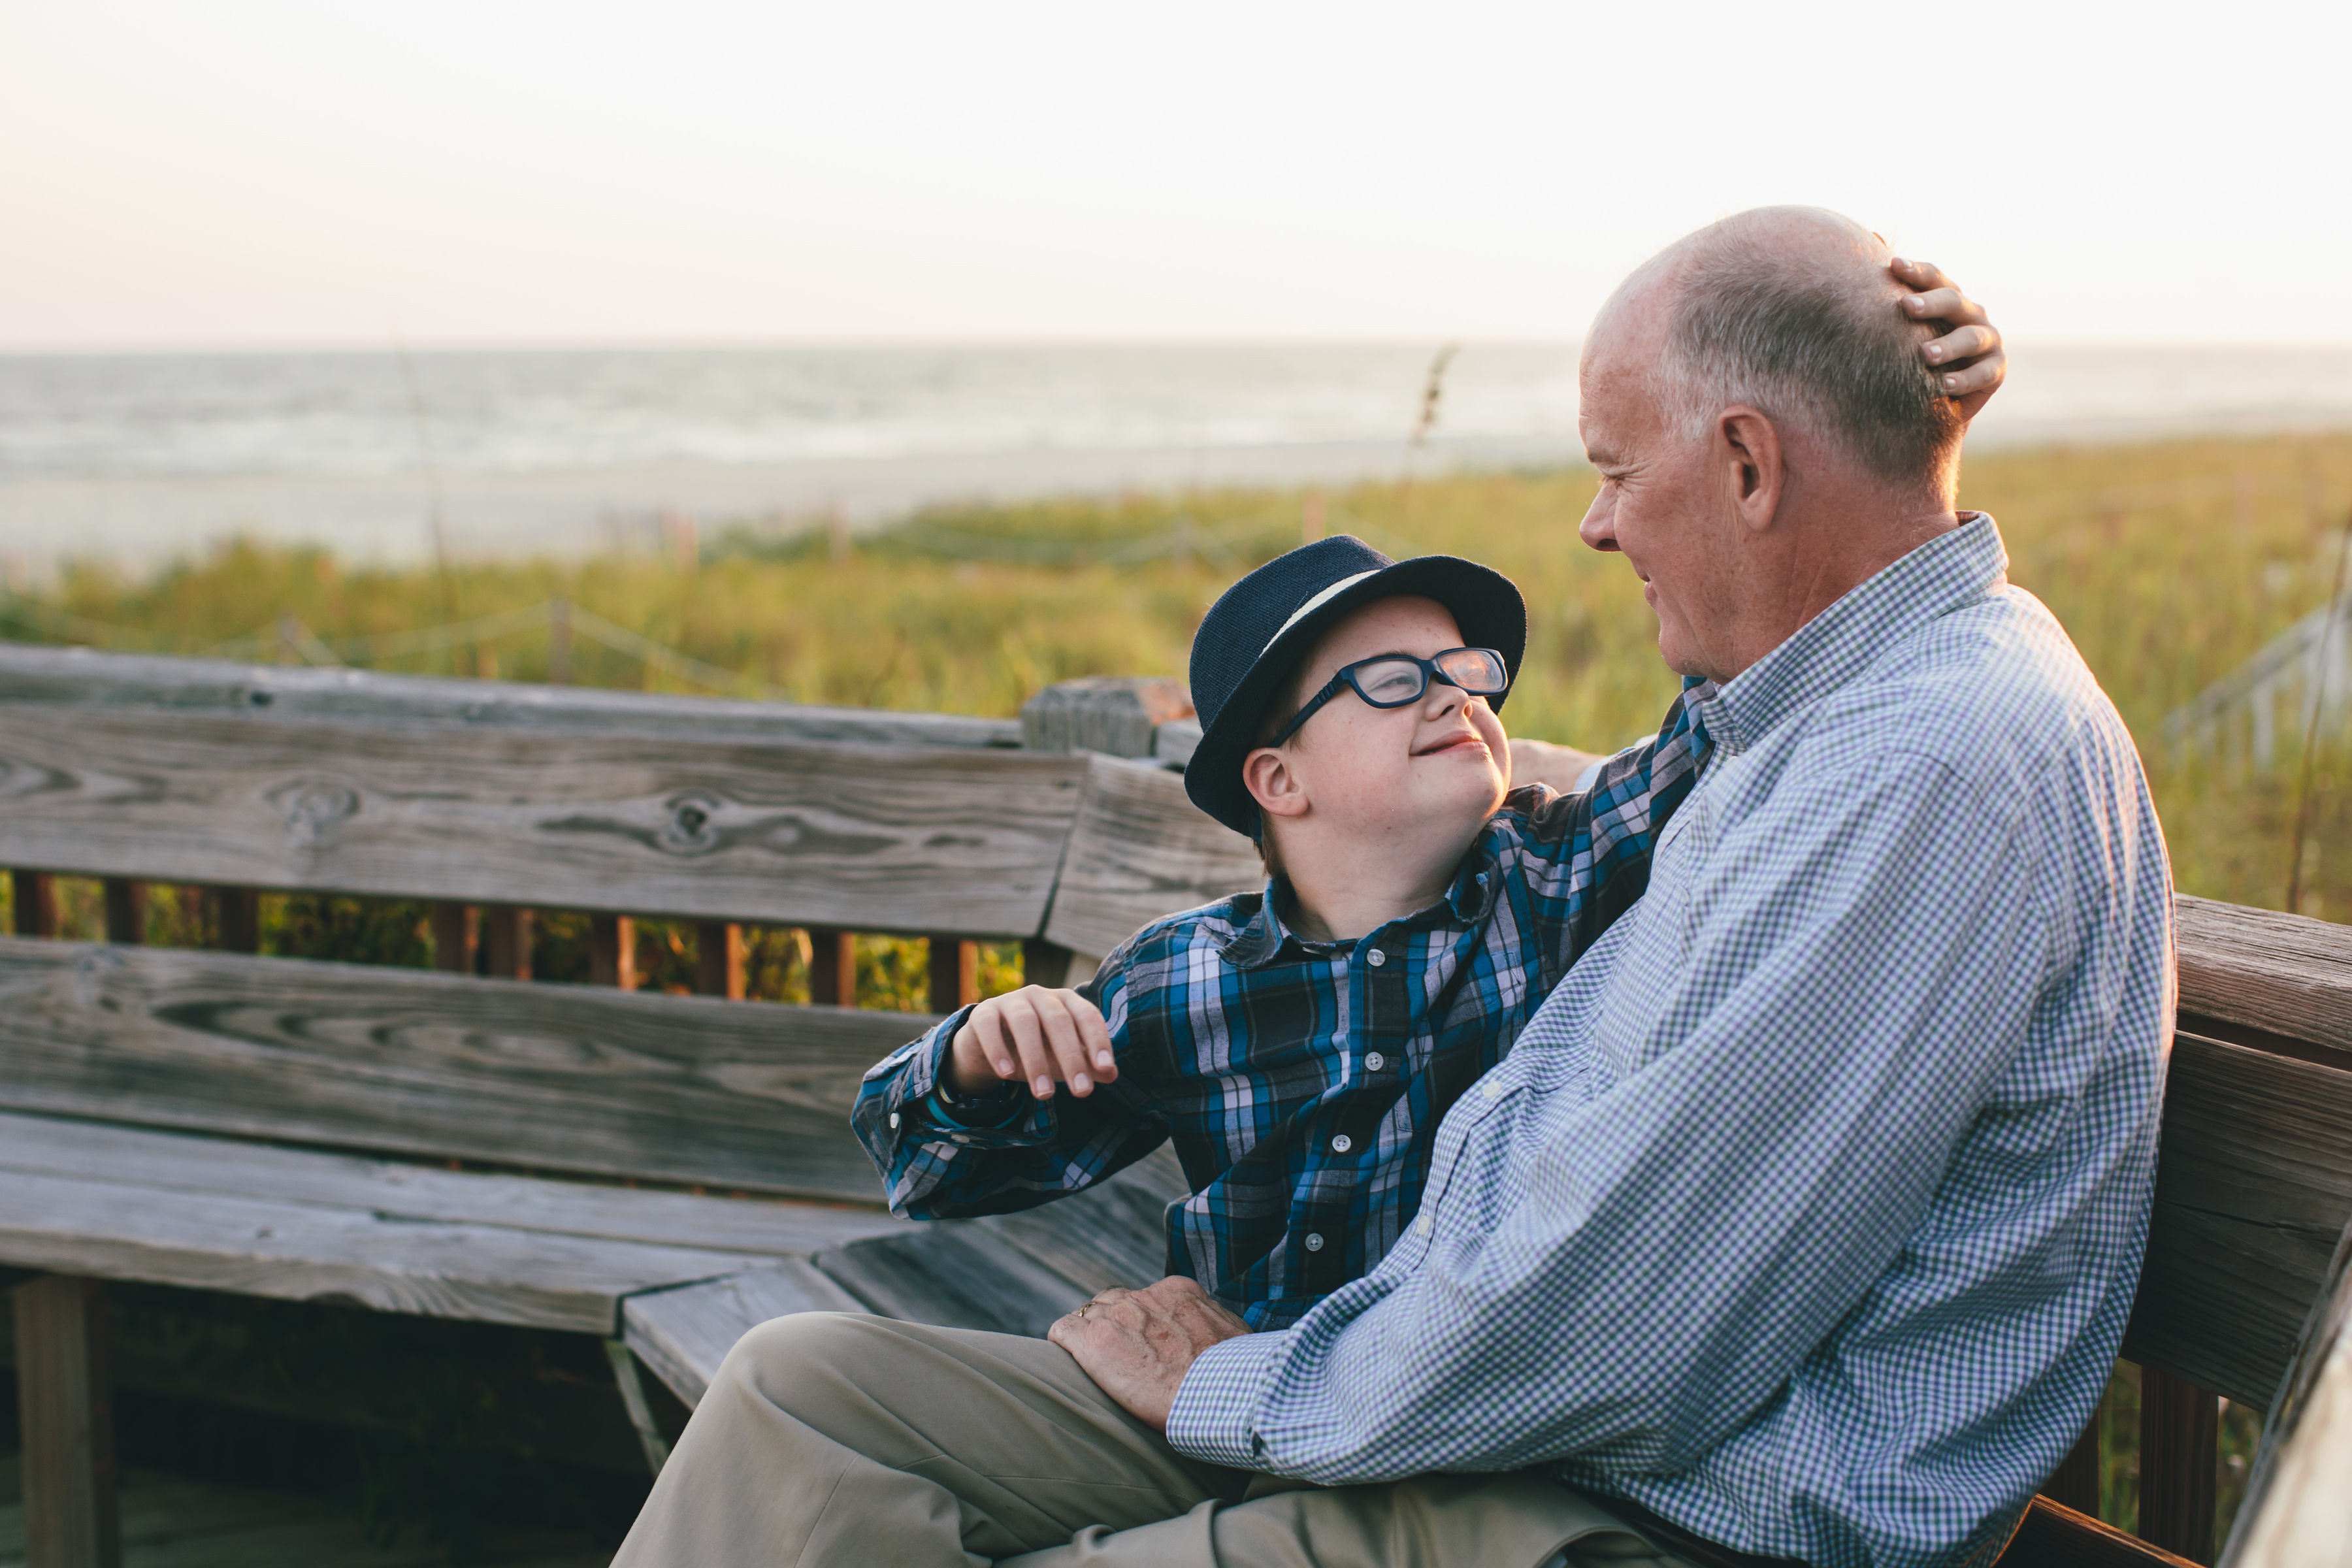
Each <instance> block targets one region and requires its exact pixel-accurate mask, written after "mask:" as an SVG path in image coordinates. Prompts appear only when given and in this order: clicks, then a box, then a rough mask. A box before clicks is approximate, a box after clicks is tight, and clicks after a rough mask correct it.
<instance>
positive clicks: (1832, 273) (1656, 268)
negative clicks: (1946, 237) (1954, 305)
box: [1591, 207, 1966, 495]
mask: <svg viewBox="0 0 2352 1568" xmlns="http://www.w3.org/2000/svg"><path fill="white" fill-rule="evenodd" d="M1888 259H1889V258H1888V253H1887V249H1886V246H1885V242H1884V241H1883V240H1881V239H1880V238H1879V237H1877V236H1876V235H1874V234H1872V233H1871V232H1870V231H1869V230H1867V229H1865V228H1864V227H1863V226H1861V225H1859V224H1857V223H1855V222H1853V220H1852V219H1851V218H1846V217H1842V216H1839V215H1838V214H1836V213H1833V212H1829V211H1826V210H1824V209H1822V208H1820V207H1759V208H1756V209H1754V210H1752V211H1748V212H1744V213H1738V214H1735V215H1734V216H1730V217H1727V218H1725V219H1723V220H1722V221H1721V222H1719V223H1715V224H1710V225H1709V226H1706V228H1703V229H1700V230H1699V231H1698V232H1697V233H1696V234H1692V235H1688V236H1685V237H1684V238H1682V239H1680V240H1678V241H1676V242H1675V244H1674V245H1672V246H1669V247H1667V248H1666V249H1665V250H1664V251H1662V252H1660V253H1659V254H1658V255H1657V256H1655V257H1654V258H1651V260H1650V261H1648V262H1647V263H1645V264H1644V265H1643V267H1642V268H1639V269H1638V270H1637V271H1635V272H1634V273H1633V276H1632V277H1630V278H1628V279H1626V280H1625V281H1624V283H1623V284H1622V285H1620V286H1619V288H1618V289H1617V292H1616V293H1615V294H1614V295H1612V297H1611V299H1610V301H1609V303H1608V304H1607V305H1605V306H1603V307H1602V309H1601V316H1600V318H1599V319H1598V320H1597V321H1595V322H1594V328H1593V333H1592V340H1591V341H1592V342H1593V343H1594V345H1595V347H1597V348H1598V347H1605V344H1604V343H1603V340H1604V339H1610V338H1622V337H1627V336H1630V337H1631V338H1633V339H1635V340H1639V343H1640V346H1638V347H1637V346H1636V343H1635V342H1623V343H1622V347H1624V348H1626V349H1628V350H1632V351H1633V352H1634V353H1639V354H1640V355H1641V358H1642V361H1643V363H1644V365H1645V368H1646V373H1647V378H1648V381H1649V385H1650V390H1651V392H1652V394H1653V395H1654V397H1655V398H1656V400H1657V402H1658V405H1659V411H1660V412H1661V414H1663V415H1664V416H1666V417H1667V418H1668V419H1670V420H1671V421H1673V422H1674V423H1675V425H1677V426H1680V427H1681V430H1682V433H1683V434H1684V435H1685V436H1686V437H1689V438H1691V439H1695V440H1696V439H1703V438H1705V436H1706V430H1707V428H1708V426H1709V425H1710V424H1711V423H1712V421H1713V420H1714V419H1715V417H1716V416H1717V413H1718V412H1719V411H1720V410H1722V409H1724V408H1726V407H1727V406H1730V405H1738V404H1744V405H1748V406H1750V407H1754V408H1757V409H1759V410H1761V411H1762V412H1763V413H1764V414H1765V415H1767V416H1769V417H1770V418H1771V419H1772V420H1773V421H1774V422H1775V423H1776V424H1780V425H1781V426H1783V427H1784V428H1785V429H1787V430H1788V431H1789V433H1790V434H1791V435H1800V434H1801V435H1804V436H1810V437H1812V438H1813V439H1815V440H1817V441H1820V442H1822V443H1824V444H1826V445H1827V446H1828V447H1832V448H1833V449H1835V450H1837V451H1839V452H1842V453H1843V455H1844V456H1846V457H1848V458H1851V459H1853V461H1854V462H1856V463H1858V464H1860V465H1861V466H1862V467H1863V468H1865V469H1866V470H1868V472H1869V473H1870V474H1871V475H1872V476H1873V477H1874V478H1875V479H1877V480H1879V481H1880V482H1881V483H1883V484H1885V485H1887V486H1889V487H1891V488H1895V489H1902V490H1913V489H1918V490H1923V491H1929V492H1934V493H1938V494H1944V495H1948V494H1949V490H1950V486H1951V482H1952V476H1953V470H1954V466H1955V460H1956V459H1957V458H1958V451H1959V444H1960V437H1961V435H1962V434H1963V432H1964V431H1965V429H1966V422H1965V421H1964V420H1963V419H1962V417H1961V416H1960V413H1959V410H1958V406H1957V405H1954V404H1953V402H1952V401H1951V399H1950V398H1949V397H1948V396H1947V395H1945V392H1944V390H1943V388H1942V387H1941V386H1939V385H1938V384H1937V379H1936V374H1935V372H1934V371H1933V370H1932V369H1931V368H1930V367H1929V366H1928V365H1927V363H1926V361H1925V360H1923V359H1922V358H1921V357H1920V353H1919V345H1920V344H1921V343H1922V342H1926V341H1927V338H1928V337H1930V336H1932V335H1933V333H1932V331H1931V329H1929V328H1928V327H1927V326H1926V325H1924V324H1922V323H1918V322H1914V321H1910V320H1908V319H1907V318H1906V317H1905V316H1904V315H1903V313H1902V312H1901V311H1900V310H1898V309H1897V307H1896V302H1897V301H1898V300H1900V299H1901V298H1902V295H1903V289H1901V288H1900V286H1898V285H1897V284H1896V283H1895V279H1893V278H1892V277H1891V276H1890V275H1889V274H1888V272H1887V269H1886V264H1887V261H1888Z"/></svg>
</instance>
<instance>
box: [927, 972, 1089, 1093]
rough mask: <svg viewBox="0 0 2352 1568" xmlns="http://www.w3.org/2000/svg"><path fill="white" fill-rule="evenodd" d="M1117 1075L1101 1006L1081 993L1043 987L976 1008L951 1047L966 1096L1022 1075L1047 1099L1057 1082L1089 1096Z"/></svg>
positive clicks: (958, 1084) (958, 1085)
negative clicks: (1099, 1085) (1096, 1086)
mask: <svg viewBox="0 0 2352 1568" xmlns="http://www.w3.org/2000/svg"><path fill="white" fill-rule="evenodd" d="M1117 1077H1118V1058H1116V1057H1114V1056H1112V1055H1111V1049H1110V1030H1109V1029H1108V1027H1107V1026H1105V1025H1104V1023H1103V1016H1102V1012H1101V1010H1100V1009H1099V1008H1097V1006H1096V1005H1094V1004H1093V1003H1091V1002H1089V1001H1087V999H1086V998H1085V997H1083V996H1081V995H1079V994H1077V993H1076V992H1075V991H1049V990H1047V989H1046V988H1045V986H1043V985H1024V986H1023V987H1022V988H1021V989H1020V990H1018V991H1015V992H1013V993H1012V994H1009V995H1004V996H992V997H990V998H989V999H988V1000H987V1001H985V1002H982V1004H981V1005H979V1006H977V1007H974V1008H973V1009H972V1010H971V1016H970V1017H969V1018H966V1019H965V1020H964V1024H963V1027H962V1028H961V1029H958V1030H957V1031H956V1037H955V1042H954V1044H953V1045H952V1046H951V1047H950V1048H949V1051H948V1083H949V1086H950V1087H951V1088H952V1089H954V1090H955V1091H956V1092H957V1093H958V1094H961V1095H964V1096H967V1097H969V1096H973V1095H982V1094H986V1093H987V1092H988V1091H989V1090H991V1089H994V1088H996V1087H997V1086H998V1085H999V1084H1003V1083H1011V1082H1015V1081H1018V1082H1024V1083H1026V1084H1027V1085H1028V1086H1029V1092H1030V1093H1032V1094H1034V1095H1035V1096H1036V1097H1037V1098H1038V1099H1040V1100H1051V1099H1053V1098H1054V1086H1055V1084H1056V1083H1066V1084H1068V1085H1069V1086H1070V1092H1071V1093H1072V1094H1076V1095H1081V1096H1083V1095H1088V1094H1092V1093H1093V1092H1094V1091H1095V1085H1096V1084H1097V1083H1108V1082H1110V1081H1111V1079H1115V1078H1117Z"/></svg>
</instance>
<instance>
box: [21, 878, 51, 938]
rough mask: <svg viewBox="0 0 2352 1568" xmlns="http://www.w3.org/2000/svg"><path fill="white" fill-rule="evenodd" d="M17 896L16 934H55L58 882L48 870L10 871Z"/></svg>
mask: <svg viewBox="0 0 2352 1568" xmlns="http://www.w3.org/2000/svg"><path fill="white" fill-rule="evenodd" d="M9 876H10V879H11V880H12V883H13V891H14V893H15V896H16V934H17V935H18V936H55V935H57V934H58V884H57V882H56V880H55V879H52V878H51V877H50V876H49V874H48V873H47V871H13V872H11V873H9Z"/></svg>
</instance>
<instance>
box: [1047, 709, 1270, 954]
mask: <svg viewBox="0 0 2352 1568" xmlns="http://www.w3.org/2000/svg"><path fill="white" fill-rule="evenodd" d="M1086 762H1087V793H1086V799H1085V801H1084V803H1083V804H1082V805H1080V807H1079V810H1078V816H1077V821H1076V825H1075V826H1073V828H1072V829H1071V833H1070V847H1069V852H1068V854H1067V855H1066V856H1065V857H1064V858H1063V860H1062V871H1061V877H1060V879H1059V881H1058V883H1057V885H1056V887H1055V893H1054V908H1053V911H1052V913H1051V914H1050V915H1049V916H1048V917H1047V920H1046V924H1045V937H1046V940H1047V941H1049V942H1059V943H1060V944H1061V945H1062V946H1064V947H1066V948H1069V949H1071V950H1072V951H1073V952H1085V953H1091V954H1093V955H1094V956H1096V957H1097V958H1099V957H1101V956H1102V955H1103V954H1104V953H1106V952H1109V951H1110V950H1111V949H1112V948H1114V947H1117V946H1118V944H1119V943H1120V942H1125V941H1126V940H1127V939H1128V938H1129V937H1130V936H1132V935H1134V934H1135V932H1136V931H1137V930H1138V929H1139V928H1140V927H1142V926H1145V925H1147V924H1149V923H1150V922H1151V921H1156V920H1158V919H1160V917H1161V916H1162V915H1169V914H1173V913H1175V912H1176V911H1177V910H1189V909H1192V908H1194V907H1196V906H1198V905H1201V904H1204V903H1207V902H1209V901H1211V900H1214V899H1219V898H1223V896H1225V895H1226V894H1228V893H1234V892H1239V891H1241V890H1243V889H1255V888H1258V887H1262V886H1264V884H1265V871H1264V870H1263V869H1262V868H1260V867H1259V864H1258V858H1257V851H1256V850H1255V848H1253V847H1251V845H1250V841H1249V840H1248V839H1246V838H1244V837H1242V836H1241V835H1240V834H1238V833H1235V832H1234V831H1233V830H1232V829H1231V828H1229V827H1226V826H1224V825H1223V824H1222V823H1219V822H1216V821H1214V820H1213V819H1212V818H1210V817H1209V816H1205V815H1203V814H1202V811H1201V810H1200V808H1199V807H1197V806H1195V805H1193V804H1192V801H1191V800H1189V799H1188V798H1186V796H1185V794H1184V779H1183V775H1182V774H1181V773H1171V772H1170V771H1169V770H1168V769H1166V768H1164V767H1160V766H1157V765H1154V764H1152V763H1138V762H1127V761H1123V760H1121V759H1119V758H1117V757H1105V756H1098V755H1091V754H1090V755H1088V756H1087V758H1086Z"/></svg>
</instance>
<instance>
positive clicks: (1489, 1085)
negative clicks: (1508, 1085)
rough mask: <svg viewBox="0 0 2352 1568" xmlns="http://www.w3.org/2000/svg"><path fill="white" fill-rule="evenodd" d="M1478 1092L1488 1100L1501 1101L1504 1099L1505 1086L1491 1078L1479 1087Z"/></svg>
mask: <svg viewBox="0 0 2352 1568" xmlns="http://www.w3.org/2000/svg"><path fill="white" fill-rule="evenodd" d="M1478 1092H1479V1093H1480V1094H1483V1095H1485V1096H1486V1098H1487V1099H1488V1100H1500V1099H1502V1098H1503V1086H1502V1085H1501V1084H1499V1083H1496V1081H1495V1080H1494V1079H1491V1078H1490V1079H1487V1080H1486V1082H1484V1083H1482V1084H1480V1085H1479V1086H1478Z"/></svg>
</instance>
